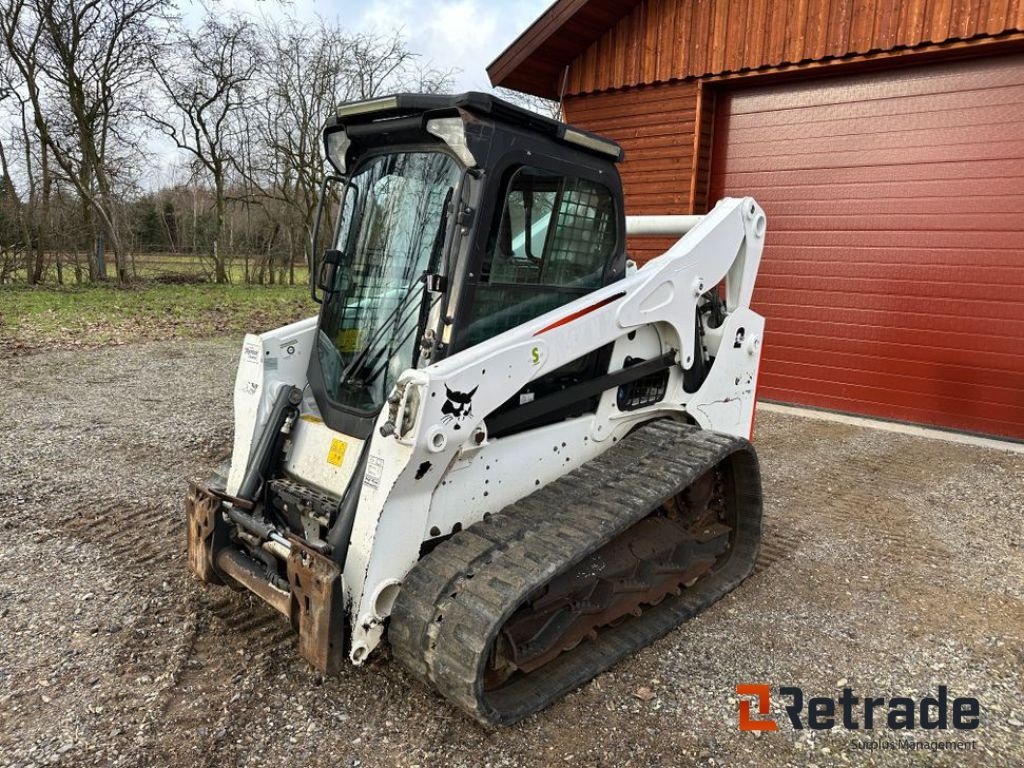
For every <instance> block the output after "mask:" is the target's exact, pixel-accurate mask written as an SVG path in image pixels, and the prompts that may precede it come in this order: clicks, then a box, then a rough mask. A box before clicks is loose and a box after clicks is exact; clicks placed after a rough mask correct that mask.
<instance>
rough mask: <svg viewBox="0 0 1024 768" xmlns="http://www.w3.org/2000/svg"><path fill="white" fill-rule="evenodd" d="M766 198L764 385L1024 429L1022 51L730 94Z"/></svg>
mask: <svg viewBox="0 0 1024 768" xmlns="http://www.w3.org/2000/svg"><path fill="white" fill-rule="evenodd" d="M719 99H720V104H719V111H718V115H717V123H716V126H715V133H716V143H715V151H714V162H713V171H712V194H713V195H714V196H715V197H716V198H717V197H719V196H724V195H734V196H736V195H753V196H754V197H756V198H757V200H758V201H759V202H760V203H761V205H762V206H764V209H765V212H766V213H767V215H768V239H767V247H766V249H765V254H764V259H763V261H762V263H761V270H760V274H759V276H758V281H757V287H756V289H755V291H754V300H753V307H754V309H755V310H757V311H758V312H761V313H762V314H763V315H764V316H765V318H766V321H767V331H766V334H765V346H764V358H763V361H762V367H761V378H760V394H761V396H763V397H765V398H768V399H773V400H781V401H784V402H790V403H800V404H804V405H812V406H817V407H822V408H833V409H837V410H841V411H854V412H858V413H865V414H868V415H873V416H882V417H885V418H892V419H899V420H905V421H913V422H925V423H930V424H937V425H940V426H946V427H953V428H957V429H964V430H969V431H973V432H983V433H988V434H995V435H1003V436H1009V437H1015V438H1018V439H1024V350H1022V349H1021V347H1020V345H1019V344H1018V343H1017V342H1018V340H1019V339H1020V338H1021V337H1022V336H1024V256H1022V252H1021V242H1022V241H1024V55H1015V56H1010V57H1002V56H1001V57H993V58H987V59H975V60H971V61H961V62H956V63H946V64H938V65H928V66H923V67H908V68H902V69H899V70H893V71H888V72H877V73H870V74H859V75H856V76H853V77H837V78H826V79H819V80H813V81H812V80H806V81H801V82H797V83H787V84H781V85H771V86H762V87H758V88H750V89H744V90H737V91H727V92H723V93H721V94H720V95H719Z"/></svg>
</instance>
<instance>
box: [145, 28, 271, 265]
mask: <svg viewBox="0 0 1024 768" xmlns="http://www.w3.org/2000/svg"><path fill="white" fill-rule="evenodd" d="M164 53H165V55H164V56H163V57H162V59H161V60H154V66H153V69H154V72H155V73H156V75H157V79H158V80H159V83H160V85H161V95H162V96H163V97H164V99H165V100H166V104H157V105H156V108H155V109H153V110H151V111H150V112H149V119H150V120H151V121H152V122H153V123H155V124H156V125H157V126H158V127H159V129H160V130H161V131H162V132H163V133H164V134H166V135H167V136H168V137H169V138H170V139H171V140H172V141H173V142H174V143H175V144H176V145H177V147H178V148H179V149H181V150H184V151H185V152H187V153H188V154H189V155H191V157H192V159H193V161H194V162H193V167H194V168H195V170H197V171H199V172H201V173H204V174H205V175H207V176H208V178H209V181H210V183H211V184H212V186H213V191H214V206H215V211H216V213H215V217H214V231H213V262H214V269H215V277H216V280H217V282H218V283H224V282H228V271H227V254H226V252H225V249H224V247H223V242H222V233H223V230H224V220H225V212H226V208H227V196H228V181H229V178H228V177H229V173H230V172H231V170H232V168H233V159H234V158H235V156H236V155H237V154H238V153H239V151H240V150H241V149H242V148H243V146H244V145H245V143H246V142H245V141H244V139H243V136H242V134H243V131H244V119H243V111H244V110H245V109H246V106H247V103H249V101H250V93H249V85H250V83H251V82H252V80H253V78H254V76H255V73H256V71H257V62H258V59H259V56H258V44H257V37H256V28H255V26H254V25H253V23H252V22H251V21H249V20H248V19H246V18H244V17H242V16H239V15H232V16H228V17H227V18H226V19H224V20H221V19H218V18H216V17H215V16H213V15H212V14H211V15H209V16H207V17H206V19H204V21H203V23H202V24H201V25H200V27H199V28H198V29H196V30H194V31H190V30H182V31H180V32H179V33H178V34H177V35H176V36H175V38H174V39H173V40H172V41H171V42H170V44H169V45H168V46H167V47H166V49H165V51H164ZM167 106H170V110H167V109H166V107H167Z"/></svg>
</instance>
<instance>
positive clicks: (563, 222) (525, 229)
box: [462, 166, 618, 346]
mask: <svg viewBox="0 0 1024 768" xmlns="http://www.w3.org/2000/svg"><path fill="white" fill-rule="evenodd" d="M616 221H617V220H616V216H615V201H614V198H613V196H612V194H611V191H610V190H609V189H608V188H607V187H605V186H604V185H603V184H600V183H598V182H594V181H590V180H589V179H582V178H579V177H575V176H563V175H561V174H557V173H552V172H550V171H544V170H541V169H539V168H532V167H529V166H524V167H521V168H519V169H517V170H516V171H515V172H513V173H512V175H511V176H510V178H509V180H508V182H507V185H506V192H505V200H504V204H503V205H502V207H501V209H500V210H499V212H498V215H497V221H495V222H494V223H493V224H492V227H491V234H490V238H489V241H488V247H487V256H486V257H485V261H484V265H483V268H482V270H481V275H480V282H479V284H478V285H477V289H476V295H475V298H474V301H473V306H472V307H471V309H470V318H469V326H468V328H467V331H466V336H465V337H464V338H465V341H464V342H463V345H462V346H471V345H473V344H477V343H479V342H481V341H484V340H485V339H488V338H490V337H492V336H495V335H497V334H499V333H502V332H503V331H507V330H508V329H509V328H514V327H515V326H517V325H520V324H522V323H525V322H526V321H528V320H532V319H533V318H535V317H538V316H539V315H542V314H544V313H545V312H549V311H550V310H552V309H554V308H556V307H559V306H561V305H563V304H566V303H568V302H570V301H572V300H573V299H575V298H577V297H579V296H582V295H584V294H586V293H589V292H590V291H593V290H594V289H596V288H599V287H601V285H602V283H603V281H604V275H605V270H606V268H607V266H608V263H609V261H610V260H611V257H612V255H613V252H614V250H615V244H616V239H617V235H618V232H617V231H616Z"/></svg>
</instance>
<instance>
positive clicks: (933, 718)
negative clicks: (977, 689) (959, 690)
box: [736, 683, 981, 731]
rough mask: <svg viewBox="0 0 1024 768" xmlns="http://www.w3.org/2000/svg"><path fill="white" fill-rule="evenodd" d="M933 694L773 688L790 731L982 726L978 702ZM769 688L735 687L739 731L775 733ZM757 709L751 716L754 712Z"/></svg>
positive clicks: (776, 726)
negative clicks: (806, 693) (862, 694)
mask: <svg viewBox="0 0 1024 768" xmlns="http://www.w3.org/2000/svg"><path fill="white" fill-rule="evenodd" d="M938 688H939V689H938V694H937V695H935V696H925V697H923V698H922V699H921V700H920V701H917V700H915V699H914V698H912V697H910V696H893V697H891V698H886V697H884V696H865V697H863V698H861V697H860V696H857V695H855V694H854V692H853V689H852V688H843V692H842V694H841V695H840V696H839V697H838V698H833V697H831V696H814V697H810V698H807V697H805V696H804V692H803V690H802V689H800V688H797V687H796V686H791V685H783V686H779V687H778V689H777V694H778V697H779V699H781V700H782V702H783V707H782V709H783V711H784V712H785V714H786V716H787V718H788V720H789V723H790V725H791V726H792V727H793V729H794V730H797V731H799V730H803V729H804V728H810V729H812V730H816V731H824V730H831V729H832V728H835V727H837V726H838V727H841V728H844V729H846V730H851V731H855V730H861V729H863V730H867V731H870V730H872V729H874V728H875V727H876V726H877V727H883V728H884V727H888V728H889V730H892V731H901V730H904V731H910V730H916V729H918V728H921V729H923V730H926V731H931V730H941V731H945V730H947V729H949V728H952V729H953V730H957V731H972V730H974V729H975V728H977V727H978V726H979V724H980V722H981V704H980V703H979V702H978V700H977V699H975V698H973V697H970V696H964V697H960V698H952V699H951V698H950V695H949V688H948V687H947V686H945V685H940V686H939V687H938ZM771 693H772V689H771V686H768V685H763V684H753V683H745V684H740V685H737V686H736V694H737V695H738V696H740V697H745V698H740V699H739V700H738V702H737V704H738V707H739V721H738V724H739V729H740V730H741V731H777V730H779V721H777V720H776V719H775V718H774V717H772V714H771ZM755 706H756V708H757V713H756V716H755V714H754V712H753V708H754V707H755Z"/></svg>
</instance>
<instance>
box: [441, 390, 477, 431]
mask: <svg viewBox="0 0 1024 768" xmlns="http://www.w3.org/2000/svg"><path fill="white" fill-rule="evenodd" d="M444 389H445V392H446V393H447V394H448V399H447V400H445V401H444V405H442V406H441V413H442V414H444V416H443V417H442V419H441V423H442V424H447V423H448V422H450V421H454V422H455V426H454V427H453V429H462V427H461V426H459V422H460V421H462V420H463V419H465V418H467V417H468V416H472V415H473V395H475V394H476V391H477V390H478V389H480V387H479V386H476V387H473V390H472V391H471V392H456V391H455V390H454V389H449V388H448V385H447V384H445V385H444Z"/></svg>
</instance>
